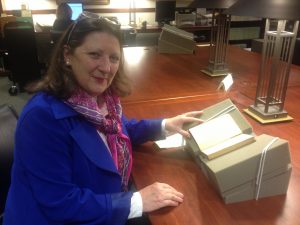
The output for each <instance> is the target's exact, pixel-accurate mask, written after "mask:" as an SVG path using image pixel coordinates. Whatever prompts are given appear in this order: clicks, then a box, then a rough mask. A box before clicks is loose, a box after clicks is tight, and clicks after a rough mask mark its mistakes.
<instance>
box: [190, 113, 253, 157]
mask: <svg viewBox="0 0 300 225" xmlns="http://www.w3.org/2000/svg"><path fill="white" fill-rule="evenodd" d="M189 132H190V134H191V138H190V139H188V140H187V143H188V144H189V146H190V147H191V149H192V150H193V152H194V153H195V154H196V155H198V154H200V155H202V156H204V157H205V158H207V159H213V158H215V157H218V156H221V155H223V154H226V153H228V152H230V151H232V150H235V149H237V148H240V147H241V146H244V145H246V144H250V143H252V142H254V141H255V139H254V136H253V135H249V134H244V133H243V132H242V130H241V129H240V127H239V126H238V124H237V123H236V122H235V120H234V119H233V118H232V116H231V115H230V114H228V113H227V114H224V115H221V116H218V117H216V118H214V119H211V120H209V121H207V122H204V123H202V124H199V125H197V126H194V127H192V128H190V129H189Z"/></svg>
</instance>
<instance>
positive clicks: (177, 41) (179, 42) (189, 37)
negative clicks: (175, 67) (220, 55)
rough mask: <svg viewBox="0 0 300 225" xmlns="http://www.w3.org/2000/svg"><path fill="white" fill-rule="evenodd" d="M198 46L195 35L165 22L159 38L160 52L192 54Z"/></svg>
mask: <svg viewBox="0 0 300 225" xmlns="http://www.w3.org/2000/svg"><path fill="white" fill-rule="evenodd" d="M195 48H196V42H195V41H194V35H193V34H192V33H189V32H186V31H184V30H181V29H178V28H176V27H175V26H170V25H167V24H165V25H164V27H163V28H162V31H161V33H160V37H159V39H158V52H159V53H173V54H176V53H181V54H192V53H194V51H195Z"/></svg>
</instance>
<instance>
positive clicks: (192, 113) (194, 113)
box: [184, 111, 203, 117]
mask: <svg viewBox="0 0 300 225" xmlns="http://www.w3.org/2000/svg"><path fill="white" fill-rule="evenodd" d="M202 113H203V111H191V112H187V113H184V115H185V116H190V117H195V116H199V115H201V114H202Z"/></svg>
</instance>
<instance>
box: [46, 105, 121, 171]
mask: <svg viewBox="0 0 300 225" xmlns="http://www.w3.org/2000/svg"><path fill="white" fill-rule="evenodd" d="M52 110H53V113H54V115H55V118H56V119H70V118H72V117H73V118H74V117H78V115H79V114H78V113H77V112H76V111H74V110H73V109H72V108H71V107H69V106H68V105H66V104H65V103H63V102H62V101H60V100H55V101H53V103H52ZM76 121H77V122H75V123H72V124H73V125H72V128H71V131H70V135H71V136H72V137H73V139H74V141H75V142H76V143H77V144H78V146H79V147H80V149H81V150H82V152H84V154H85V155H86V156H87V158H89V160H90V161H91V162H93V163H94V164H95V165H96V166H97V167H99V168H101V169H105V170H108V171H111V172H113V173H117V174H119V173H118V171H117V168H116V166H115V164H114V162H113V159H112V157H111V155H110V153H109V152H108V151H109V150H108V149H107V147H106V145H105V144H104V142H103V141H102V139H101V137H100V136H99V134H98V133H97V131H96V129H95V128H94V127H93V126H92V125H91V124H90V123H88V122H86V121H81V120H76Z"/></svg>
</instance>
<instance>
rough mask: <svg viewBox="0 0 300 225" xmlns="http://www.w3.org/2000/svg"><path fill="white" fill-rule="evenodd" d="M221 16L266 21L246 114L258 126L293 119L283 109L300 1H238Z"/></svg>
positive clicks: (299, 14) (299, 12)
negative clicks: (254, 86) (255, 81)
mask: <svg viewBox="0 0 300 225" xmlns="http://www.w3.org/2000/svg"><path fill="white" fill-rule="evenodd" d="M224 13H228V14H231V15H239V16H254V17H261V18H266V25H265V34H264V42H263V51H262V61H261V66H260V73H259V77H258V84H257V89H256V97H255V102H254V105H251V106H250V107H249V108H248V109H246V110H245V112H246V113H247V114H248V115H250V116H252V117H253V118H255V119H256V120H258V121H259V122H261V123H272V122H280V121H288V120H292V118H291V117H290V116H289V115H288V113H287V112H286V111H285V110H284V109H283V106H284V101H285V97H286V91H287V86H288V79H289V73H290V66H291V60H292V57H293V52H294V47H295V41H296V35H297V30H298V25H299V21H298V20H299V18H300V1H299V0H251V1H249V0H240V1H238V2H236V3H235V4H234V5H232V6H231V7H230V8H228V9H227V10H226V11H225V12H224Z"/></svg>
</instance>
